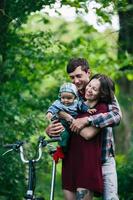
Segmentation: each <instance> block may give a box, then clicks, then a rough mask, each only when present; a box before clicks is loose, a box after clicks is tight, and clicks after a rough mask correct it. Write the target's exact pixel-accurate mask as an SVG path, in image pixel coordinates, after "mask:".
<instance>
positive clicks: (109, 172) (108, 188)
mask: <svg viewBox="0 0 133 200" xmlns="http://www.w3.org/2000/svg"><path fill="white" fill-rule="evenodd" d="M102 174H103V183H104V192H103V199H104V200H119V197H118V193H117V173H116V165H115V159H114V157H109V158H108V159H107V161H106V162H105V163H103V165H102Z"/></svg>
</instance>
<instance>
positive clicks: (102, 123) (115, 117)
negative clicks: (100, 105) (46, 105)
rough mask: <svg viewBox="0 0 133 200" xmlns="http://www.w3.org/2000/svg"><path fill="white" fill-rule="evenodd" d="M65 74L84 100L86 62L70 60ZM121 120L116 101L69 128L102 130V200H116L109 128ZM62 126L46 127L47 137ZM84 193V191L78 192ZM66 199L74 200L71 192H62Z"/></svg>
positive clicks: (114, 172) (78, 120)
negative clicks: (107, 108)
mask: <svg viewBox="0 0 133 200" xmlns="http://www.w3.org/2000/svg"><path fill="white" fill-rule="evenodd" d="M67 73H68V74H69V76H70V78H71V81H72V83H73V84H75V85H76V87H77V89H78V92H79V95H80V97H81V98H84V94H85V87H86V85H87V84H88V82H89V77H90V69H89V65H88V63H87V61H86V60H85V59H82V58H77V59H71V60H70V61H69V63H68V65H67ZM120 119H121V111H120V108H119V105H118V103H117V100H116V99H115V100H114V102H113V104H112V105H109V112H108V113H104V114H102V113H101V114H97V115H93V116H90V117H84V118H77V119H76V120H74V121H73V122H72V124H71V126H70V128H71V131H72V132H79V131H80V130H81V129H82V128H83V127H85V126H88V131H89V129H91V130H93V131H94V132H97V133H98V130H99V128H103V141H102V174H103V182H104V192H103V199H104V200H118V194H117V174H116V167H115V160H114V140H113V133H112V128H111V126H114V125H117V124H119V122H120ZM62 129H63V127H62V125H61V124H60V123H59V122H57V121H55V122H54V123H53V124H51V125H49V127H47V129H46V132H47V134H48V135H49V136H53V135H55V134H58V133H59V132H60V131H62ZM80 193H85V191H80ZM64 194H65V197H66V199H68V200H74V199H75V196H74V194H73V192H70V191H65V192H64Z"/></svg>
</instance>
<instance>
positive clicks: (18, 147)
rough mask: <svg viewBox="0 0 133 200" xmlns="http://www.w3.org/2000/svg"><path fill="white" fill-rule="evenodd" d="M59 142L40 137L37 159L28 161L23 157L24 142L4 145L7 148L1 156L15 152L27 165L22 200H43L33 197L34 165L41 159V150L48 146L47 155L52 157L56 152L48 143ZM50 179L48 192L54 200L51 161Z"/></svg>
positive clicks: (42, 199) (53, 171)
mask: <svg viewBox="0 0 133 200" xmlns="http://www.w3.org/2000/svg"><path fill="white" fill-rule="evenodd" d="M58 141H60V137H56V138H52V139H48V140H46V139H45V137H40V138H39V142H38V157H37V158H34V159H31V160H28V159H26V158H25V156H24V148H23V145H24V142H23V141H17V142H16V143H14V144H6V145H4V147H5V148H9V150H7V151H6V152H5V153H4V154H3V156H4V155H5V154H7V153H9V152H11V151H16V152H19V153H20V158H21V161H22V162H23V163H25V164H28V187H27V192H26V195H25V196H24V198H25V199H26V200H45V199H44V198H42V197H40V198H37V197H35V194H34V191H35V175H36V171H35V164H36V163H37V162H38V161H39V160H40V159H41V157H42V148H43V147H46V146H50V151H49V153H50V154H51V155H53V153H54V152H55V151H56V148H55V147H53V146H52V145H49V144H50V143H53V142H58ZM52 162H53V163H52V177H51V191H50V200H54V189H55V177H56V163H55V161H54V159H53V161H52Z"/></svg>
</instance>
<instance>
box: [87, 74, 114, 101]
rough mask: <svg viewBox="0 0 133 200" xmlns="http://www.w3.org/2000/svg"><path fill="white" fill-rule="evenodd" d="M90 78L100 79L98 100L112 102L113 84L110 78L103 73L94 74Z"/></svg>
mask: <svg viewBox="0 0 133 200" xmlns="http://www.w3.org/2000/svg"><path fill="white" fill-rule="evenodd" d="M92 79H98V80H99V81H100V84H101V85H100V91H99V92H100V96H99V97H100V98H99V101H100V102H103V103H107V104H112V101H113V99H114V92H115V84H114V82H113V80H112V79H111V78H109V77H108V76H106V75H104V74H96V75H94V76H93V77H92V78H91V79H90V81H91V80H92Z"/></svg>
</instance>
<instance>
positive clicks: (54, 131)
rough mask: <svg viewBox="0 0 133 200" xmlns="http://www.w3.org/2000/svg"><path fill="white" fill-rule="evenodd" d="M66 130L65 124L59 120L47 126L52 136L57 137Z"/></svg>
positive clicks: (48, 133)
mask: <svg viewBox="0 0 133 200" xmlns="http://www.w3.org/2000/svg"><path fill="white" fill-rule="evenodd" d="M63 130H64V127H63V125H62V124H61V123H60V122H59V121H58V120H54V121H53V122H52V123H51V124H50V125H49V126H48V127H47V128H46V130H45V131H46V133H47V135H48V136H50V137H55V136H59V135H60V132H62V131H63Z"/></svg>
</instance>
